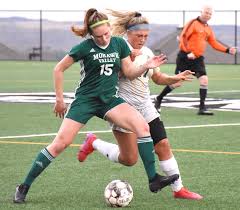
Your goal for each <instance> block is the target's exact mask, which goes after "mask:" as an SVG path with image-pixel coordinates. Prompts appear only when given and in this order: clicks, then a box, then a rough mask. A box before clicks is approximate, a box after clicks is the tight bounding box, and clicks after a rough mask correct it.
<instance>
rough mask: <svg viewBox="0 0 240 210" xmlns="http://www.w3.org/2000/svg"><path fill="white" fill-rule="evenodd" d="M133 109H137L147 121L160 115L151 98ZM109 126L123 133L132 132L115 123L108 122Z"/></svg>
mask: <svg viewBox="0 0 240 210" xmlns="http://www.w3.org/2000/svg"><path fill="white" fill-rule="evenodd" d="M134 108H135V109H137V110H138V111H139V112H140V113H141V115H142V116H143V117H144V119H145V120H146V122H147V123H150V122H151V121H153V120H154V119H156V118H158V117H160V115H159V113H158V112H157V110H156V109H155V107H154V105H153V103H152V101H151V99H149V100H148V101H147V103H146V104H145V105H144V107H135V106H134ZM110 127H111V128H112V130H117V131H120V132H123V133H132V132H131V131H128V130H126V129H124V128H120V127H118V126H117V125H115V124H113V123H110Z"/></svg>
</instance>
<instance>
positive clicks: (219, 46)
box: [207, 29, 227, 52]
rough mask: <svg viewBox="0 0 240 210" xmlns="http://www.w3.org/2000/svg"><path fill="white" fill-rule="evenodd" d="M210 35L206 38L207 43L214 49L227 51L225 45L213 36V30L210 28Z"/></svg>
mask: <svg viewBox="0 0 240 210" xmlns="http://www.w3.org/2000/svg"><path fill="white" fill-rule="evenodd" d="M210 32H211V34H210V36H209V38H208V40H207V41H208V43H209V44H210V45H211V46H212V47H213V48H214V49H216V50H218V51H220V52H227V47H226V46H224V45H223V44H221V43H220V42H218V41H217V40H216V38H215V34H214V32H213V30H212V29H210Z"/></svg>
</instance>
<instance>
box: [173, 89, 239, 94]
mask: <svg viewBox="0 0 240 210" xmlns="http://www.w3.org/2000/svg"><path fill="white" fill-rule="evenodd" d="M196 93H197V94H198V92H181V93H169V94H168V95H187V94H196ZM208 93H240V90H216V91H208Z"/></svg>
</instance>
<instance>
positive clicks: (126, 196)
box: [104, 180, 133, 207]
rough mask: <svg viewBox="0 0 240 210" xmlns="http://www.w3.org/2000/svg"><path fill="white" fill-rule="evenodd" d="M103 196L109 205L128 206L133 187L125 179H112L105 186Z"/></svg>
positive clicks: (131, 197)
mask: <svg viewBox="0 0 240 210" xmlns="http://www.w3.org/2000/svg"><path fill="white" fill-rule="evenodd" d="M104 197H105V200H106V202H107V204H108V205H109V206H111V207H124V206H128V205H129V203H130V202H131V201H132V199H133V189H132V187H131V185H130V184H129V183H128V182H126V181H123V180H113V181H111V182H110V183H109V184H108V185H107V186H106V188H105V191H104Z"/></svg>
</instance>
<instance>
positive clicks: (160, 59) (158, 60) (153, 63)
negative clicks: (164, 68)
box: [145, 54, 167, 69]
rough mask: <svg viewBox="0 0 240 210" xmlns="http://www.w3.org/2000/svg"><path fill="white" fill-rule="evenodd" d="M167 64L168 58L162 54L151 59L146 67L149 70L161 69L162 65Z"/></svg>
mask: <svg viewBox="0 0 240 210" xmlns="http://www.w3.org/2000/svg"><path fill="white" fill-rule="evenodd" d="M166 62H167V56H166V55H164V54H160V55H157V56H154V57H152V58H150V59H149V60H148V61H147V62H146V64H145V65H146V67H147V69H154V68H156V67H159V66H160V65H162V64H164V63H166Z"/></svg>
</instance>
